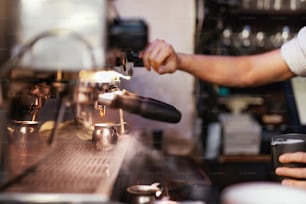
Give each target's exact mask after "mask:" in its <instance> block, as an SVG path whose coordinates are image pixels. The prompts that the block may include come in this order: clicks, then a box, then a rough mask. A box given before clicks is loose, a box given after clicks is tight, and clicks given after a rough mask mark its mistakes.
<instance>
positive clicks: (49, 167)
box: [0, 0, 147, 203]
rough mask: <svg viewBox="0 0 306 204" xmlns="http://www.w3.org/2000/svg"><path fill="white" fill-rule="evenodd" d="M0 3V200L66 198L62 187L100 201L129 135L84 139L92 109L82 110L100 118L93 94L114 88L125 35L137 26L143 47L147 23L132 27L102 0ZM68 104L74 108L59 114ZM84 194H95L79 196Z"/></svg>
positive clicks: (12, 0)
mask: <svg viewBox="0 0 306 204" xmlns="http://www.w3.org/2000/svg"><path fill="white" fill-rule="evenodd" d="M1 4H2V6H3V8H5V9H3V11H2V10H1V11H2V12H5V14H3V15H4V18H3V19H5V23H3V24H1V27H3V29H4V31H1V32H6V35H5V38H6V39H7V40H8V42H9V43H7V44H5V48H6V49H8V50H10V56H9V59H8V60H7V61H5V62H4V61H3V63H2V65H1V69H0V73H1V75H0V78H1V91H2V92H1V97H0V99H1V100H0V108H1V111H0V112H1V117H0V119H1V130H2V131H1V138H0V139H1V146H0V147H1V149H0V150H1V154H0V158H1V160H0V161H1V162H0V167H1V168H0V173H1V174H0V175H1V178H0V190H1V193H0V201H5V202H9V201H18V202H20V201H21V202H31V203H33V199H29V196H30V197H31V198H33V197H34V198H37V202H39V201H40V200H41V201H42V202H44V201H45V200H44V199H45V198H48V197H50V196H51V197H52V196H53V198H54V195H55V194H57V198H59V199H54V200H53V201H52V202H56V200H57V201H58V202H70V201H71V202H72V201H73V200H74V199H67V195H68V196H69V195H71V196H72V197H74V195H76V194H78V195H82V198H83V199H81V200H83V201H84V202H86V201H88V202H92V201H97V202H100V203H101V202H104V201H107V200H108V199H109V197H110V194H111V191H112V185H113V183H114V181H115V179H116V176H117V174H118V171H119V169H120V166H121V162H122V160H123V158H124V154H125V150H126V148H127V147H128V145H127V143H128V140H127V139H126V138H127V137H123V136H122V135H120V138H118V144H116V146H115V147H114V148H112V150H111V151H99V150H97V149H96V148H95V145H94V144H92V140H91V137H92V131H93V129H92V127H93V126H94V124H93V120H92V118H91V115H90V114H89V116H90V117H89V118H88V117H84V116H83V115H82V113H84V112H85V113H86V111H90V112H95V111H96V112H98V113H99V112H100V117H101V118H103V116H104V115H103V114H101V112H102V113H105V106H103V105H97V102H96V99H97V98H98V97H97V95H98V94H100V93H104V92H111V91H113V90H118V89H119V88H120V87H119V86H120V78H121V77H125V76H124V74H125V73H124V72H125V71H126V68H127V67H126V63H127V60H126V59H125V55H124V54H122V52H125V50H126V49H129V48H130V47H129V45H127V46H125V43H124V42H126V40H124V39H125V38H130V37H132V38H133V37H135V35H134V33H136V38H137V35H140V36H142V40H141V43H140V44H141V46H138V47H137V49H140V48H143V47H144V46H145V43H144V42H146V35H147V33H146V31H145V30H144V33H143V32H142V31H143V30H142V31H140V32H139V33H137V32H135V30H133V29H135V28H136V30H137V28H138V25H139V24H138V23H142V22H141V21H138V20H136V21H134V20H131V21H124V20H123V19H119V18H118V16H116V14H115V16H112V12H114V11H115V8H114V7H113V6H112V1H108V0H90V1H88V0H3V1H1ZM114 13H116V12H114ZM135 25H136V26H135ZM142 25H144V24H142ZM142 28H144V29H146V26H145V25H144V26H143V27H141V29H142ZM129 31H130V34H129ZM122 38H124V39H123V40H122ZM120 39H121V41H120ZM119 41H120V42H119ZM127 41H130V40H127ZM118 42H119V43H118ZM134 42H135V44H137V42H136V41H134ZM133 48H135V47H131V49H133ZM118 53H119V54H118ZM118 56H119V58H120V57H121V60H122V62H123V66H124V70H122V73H120V71H121V70H120V67H121V66H120V64H119V71H118V70H115V65H116V64H115V63H116V59H117V58H118ZM122 56H123V57H122ZM128 68H129V69H130V68H132V67H131V66H129V67H128ZM84 71H88V73H84ZM104 72H105V74H104ZM110 72H111V73H113V74H112V75H111V76H109V75H108V74H107V73H110ZM96 73H99V74H97V75H98V76H95V75H96ZM88 75H90V77H88ZM91 76H92V77H91ZM99 76H100V77H99ZM127 78H130V76H128V77H127ZM51 99H52V100H55V101H56V102H55V103H54V104H53V106H52V108H53V109H54V110H53V111H51V110H48V113H49V114H47V115H45V117H44V119H42V118H41V115H39V113H40V111H41V110H42V109H43V108H44V106H45V103H46V102H49V100H51ZM67 109H72V112H73V116H72V117H70V120H68V121H65V120H64V118H65V114H66V112H67ZM103 111H104V112H103ZM82 119H83V120H82ZM110 122H114V121H110ZM115 122H117V121H115ZM121 122H123V120H122V121H121ZM33 124H35V126H33ZM36 193H38V195H37V194H36ZM54 193H55V194H54ZM75 193H76V194H75ZM90 194H96V195H97V196H98V197H95V198H94V199H90V197H87V198H88V199H87V200H86V196H87V195H90ZM27 195H28V196H27ZM61 198H63V199H61ZM19 199H21V200H19ZM22 199H24V200H22ZM27 199H29V200H27ZM95 199H96V200H95ZM49 201H50V200H49ZM49 201H48V199H47V202H49Z"/></svg>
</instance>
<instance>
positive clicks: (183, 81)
mask: <svg viewBox="0 0 306 204" xmlns="http://www.w3.org/2000/svg"><path fill="white" fill-rule="evenodd" d="M115 5H116V7H117V9H118V11H119V14H120V16H121V17H122V18H134V17H135V18H141V19H143V20H145V21H146V22H147V24H148V26H149V40H150V41H152V40H153V39H156V38H159V39H164V40H166V41H168V42H169V43H171V44H172V45H173V47H174V48H175V49H176V50H177V51H179V52H187V53H193V52H194V37H195V2H194V1H192V0H117V1H115ZM122 84H123V85H122V88H125V89H127V90H129V91H132V92H135V93H138V94H140V95H143V96H147V97H152V98H155V99H158V100H161V101H163V102H166V103H169V104H171V105H173V106H175V107H176V108H178V109H179V110H180V111H181V112H182V120H181V121H180V122H179V123H177V124H169V123H163V122H156V121H152V120H148V119H144V118H141V117H139V116H136V115H130V114H126V120H127V122H128V123H129V124H130V125H131V126H130V128H132V129H139V130H143V131H144V132H147V133H149V134H150V132H151V130H152V129H163V130H164V137H165V139H164V147H165V148H166V151H168V152H169V153H172V154H188V153H189V152H190V151H191V150H192V148H193V145H194V141H195V139H194V127H193V126H194V124H195V102H194V96H193V90H194V78H193V76H191V75H189V74H187V73H184V72H180V71H178V72H176V73H174V74H167V75H158V74H156V73H155V72H154V71H151V72H148V71H146V70H145V69H144V68H134V76H133V78H132V80H131V81H127V82H123V83H122Z"/></svg>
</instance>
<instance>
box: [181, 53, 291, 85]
mask: <svg viewBox="0 0 306 204" xmlns="http://www.w3.org/2000/svg"><path fill="white" fill-rule="evenodd" d="M178 56H179V65H180V66H179V69H180V70H182V71H186V72H188V73H190V74H192V75H194V76H196V77H198V78H200V79H202V80H204V81H208V82H211V83H214V84H219V85H225V86H235V87H246V86H256V85H261V84H266V83H271V82H275V81H281V80H286V79H288V78H290V77H292V76H294V74H293V73H292V72H291V71H290V70H289V69H288V67H287V65H286V64H285V62H284V61H283V59H282V58H281V55H280V52H279V50H276V51H271V52H268V53H264V54H260V55H252V56H238V57H233V56H210V55H188V54H178Z"/></svg>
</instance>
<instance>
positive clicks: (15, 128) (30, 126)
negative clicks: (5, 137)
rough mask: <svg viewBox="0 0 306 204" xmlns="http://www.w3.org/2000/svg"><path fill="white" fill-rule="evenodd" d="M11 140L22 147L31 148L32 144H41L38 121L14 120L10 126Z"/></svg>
mask: <svg viewBox="0 0 306 204" xmlns="http://www.w3.org/2000/svg"><path fill="white" fill-rule="evenodd" d="M7 129H8V132H9V140H10V143H11V144H15V145H17V146H19V147H20V148H31V147H30V146H33V145H34V146H35V145H36V144H37V145H39V143H40V138H39V135H38V121H19V120H18V121H17V120H16V121H13V124H12V126H9V127H8V128H7Z"/></svg>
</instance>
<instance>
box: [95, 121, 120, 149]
mask: <svg viewBox="0 0 306 204" xmlns="http://www.w3.org/2000/svg"><path fill="white" fill-rule="evenodd" d="M116 126H118V124H114V123H96V124H95V126H94V131H93V135H92V143H93V144H95V147H96V149H97V150H103V151H108V150H111V149H113V147H114V145H115V144H116V143H117V141H118V137H119V135H118V132H117V129H116Z"/></svg>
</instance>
